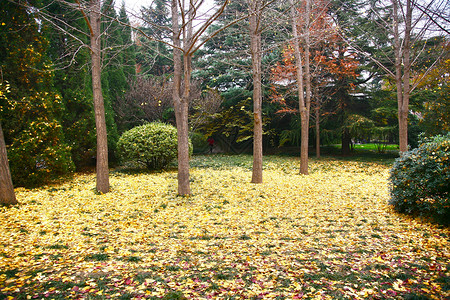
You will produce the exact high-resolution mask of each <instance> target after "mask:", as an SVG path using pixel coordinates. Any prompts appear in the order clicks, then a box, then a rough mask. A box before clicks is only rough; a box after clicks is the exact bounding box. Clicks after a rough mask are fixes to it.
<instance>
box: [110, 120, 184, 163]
mask: <svg viewBox="0 0 450 300" xmlns="http://www.w3.org/2000/svg"><path fill="white" fill-rule="evenodd" d="M177 147H178V142H177V129H176V128H175V127H173V126H172V125H168V124H165V123H159V122H153V123H148V124H144V125H141V126H137V127H135V128H133V129H130V130H128V131H126V132H124V133H123V134H122V136H121V137H120V139H119V142H118V143H117V151H118V153H119V157H120V158H121V160H122V161H123V162H136V163H138V164H141V165H144V166H146V167H147V168H148V169H150V170H162V169H164V168H166V167H167V166H168V165H169V164H170V163H171V162H172V161H173V160H174V159H176V157H177ZM191 153H192V146H191Z"/></svg>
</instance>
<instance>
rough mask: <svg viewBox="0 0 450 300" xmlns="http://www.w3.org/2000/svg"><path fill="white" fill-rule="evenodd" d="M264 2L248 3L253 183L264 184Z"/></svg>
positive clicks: (261, 0) (254, 0) (257, 0)
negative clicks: (251, 86)
mask: <svg viewBox="0 0 450 300" xmlns="http://www.w3.org/2000/svg"><path fill="white" fill-rule="evenodd" d="M264 2H265V1H263V0H250V1H248V9H249V30H250V49H251V55H252V71H253V122H254V127H253V172H252V183H262V181H263V176H262V160H263V143H262V131H263V130H262V87H261V57H262V51H261V30H262V24H261V18H262V10H263V7H264Z"/></svg>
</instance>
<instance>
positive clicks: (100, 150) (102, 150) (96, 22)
mask: <svg viewBox="0 0 450 300" xmlns="http://www.w3.org/2000/svg"><path fill="white" fill-rule="evenodd" d="M89 8H90V18H89V20H88V19H87V18H86V22H87V23H88V26H89V29H90V37H91V60H92V89H93V97H94V111H95V127H96V130H97V191H98V192H101V193H107V192H109V168H108V140H107V133H106V118H105V105H104V101H103V94H102V80H101V72H102V68H101V44H100V42H101V41H100V20H101V19H100V17H101V14H100V8H101V6H100V0H91V1H90V5H89ZM83 14H84V11H83Z"/></svg>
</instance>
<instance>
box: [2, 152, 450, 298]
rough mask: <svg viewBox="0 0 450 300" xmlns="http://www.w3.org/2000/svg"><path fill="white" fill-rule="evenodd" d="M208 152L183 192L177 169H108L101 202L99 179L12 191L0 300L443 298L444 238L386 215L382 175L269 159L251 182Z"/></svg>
mask: <svg viewBox="0 0 450 300" xmlns="http://www.w3.org/2000/svg"><path fill="white" fill-rule="evenodd" d="M214 157H215V156H211V157H204V156H200V157H194V159H193V160H194V163H193V165H194V167H193V168H192V169H191V188H192V192H193V195H192V196H191V197H177V196H176V184H177V179H176V171H168V172H163V173H132V172H121V171H113V172H111V177H110V182H111V192H110V193H108V194H104V195H99V194H97V193H95V191H94V187H95V175H94V174H84V175H81V174H78V175H76V176H75V177H74V178H73V180H70V181H68V182H65V183H63V184H60V185H54V186H45V187H42V188H39V189H31V190H27V189H23V188H19V189H16V193H17V198H18V200H19V201H20V203H21V205H19V206H15V207H11V208H0V220H1V221H0V222H1V225H0V245H1V247H0V298H6V299H13V298H15V299H35V298H37V299H41V298H45V299H67V298H72V299H109V298H113V299H145V298H147V299H159V298H163V297H165V298H164V299H186V298H187V299H336V298H340V299H367V298H372V299H396V298H398V299H403V298H405V297H408V296H409V297H413V296H416V297H422V298H416V299H426V298H429V299H446V298H448V297H450V292H449V281H450V279H449V275H450V274H449V267H450V265H449V264H450V259H449V258H450V252H449V249H450V247H449V235H450V232H449V230H448V229H447V228H441V227H439V226H436V225H432V224H429V223H421V222H419V221H417V220H414V219H410V218H408V217H405V216H402V215H398V214H396V213H394V212H393V211H392V210H391V208H390V207H389V206H388V205H387V201H388V197H389V196H388V192H389V191H388V182H387V178H388V175H389V166H387V165H384V164H377V163H373V162H372V163H369V162H348V161H346V162H344V161H338V160H331V159H324V160H318V161H312V162H311V165H310V175H309V176H302V175H298V160H296V159H294V158H280V157H278V158H266V160H265V164H264V183H263V184H259V185H257V184H251V183H250V178H251V169H250V167H249V166H251V158H250V157H243V158H242V161H243V163H242V165H239V164H237V165H233V164H226V163H217V161H216V162H214ZM217 159H218V160H221V161H222V162H226V160H227V157H225V156H224V157H219V156H217V158H216V160H217ZM230 159H232V158H230ZM2 296H3V297H2Z"/></svg>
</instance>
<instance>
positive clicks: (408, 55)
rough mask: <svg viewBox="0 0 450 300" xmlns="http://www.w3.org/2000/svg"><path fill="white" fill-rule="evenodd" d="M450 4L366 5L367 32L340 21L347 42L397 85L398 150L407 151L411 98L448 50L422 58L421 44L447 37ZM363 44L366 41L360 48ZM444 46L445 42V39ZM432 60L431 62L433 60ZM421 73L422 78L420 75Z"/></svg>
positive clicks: (434, 0)
mask: <svg viewBox="0 0 450 300" xmlns="http://www.w3.org/2000/svg"><path fill="white" fill-rule="evenodd" d="M449 5H450V4H449V2H448V1H442V0H431V1H422V0H391V1H387V2H380V1H373V2H368V3H364V6H363V7H362V8H360V9H359V10H358V11H357V13H359V14H360V15H362V16H364V17H367V18H366V21H367V20H369V22H367V23H368V24H369V26H365V27H362V28H364V29H365V30H364V31H363V30H360V31H357V32H356V31H354V32H350V30H346V28H349V27H351V25H350V24H344V23H342V22H340V25H341V28H343V31H344V33H345V35H346V40H347V42H348V43H349V44H350V45H351V46H352V47H353V48H354V49H357V50H358V51H359V52H360V53H361V54H363V55H365V56H367V58H368V59H370V60H372V61H373V63H374V64H375V65H377V66H378V68H379V71H383V72H384V73H385V74H386V75H387V77H388V78H389V79H391V80H393V81H394V82H395V90H396V94H397V107H398V113H397V114H398V127H399V148H400V152H405V151H407V150H408V115H409V113H410V99H411V95H412V93H413V91H414V90H415V89H416V88H417V87H418V85H419V84H420V82H421V81H422V80H423V78H424V76H426V75H427V74H428V73H429V72H431V71H432V70H433V69H434V68H436V66H437V65H438V63H439V61H440V60H441V59H442V56H443V54H444V53H446V50H445V49H446V48H445V47H441V52H440V54H439V55H437V56H435V57H426V60H429V61H428V63H424V60H423V59H424V58H425V57H424V56H423V55H422V53H423V51H424V50H425V48H426V47H424V44H423V43H422V46H421V41H422V40H423V39H425V38H429V37H432V36H446V35H448V32H447V31H446V30H445V28H444V27H445V26H443V25H445V24H448V23H449V20H448V19H447V18H445V17H442V16H445V13H446V11H448V9H449ZM360 41H366V44H365V45H361V43H360ZM443 41H444V42H443V45H444V44H445V43H446V42H445V39H443ZM431 58H432V61H430V59H431ZM419 74H422V75H421V76H418V75H419Z"/></svg>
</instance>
